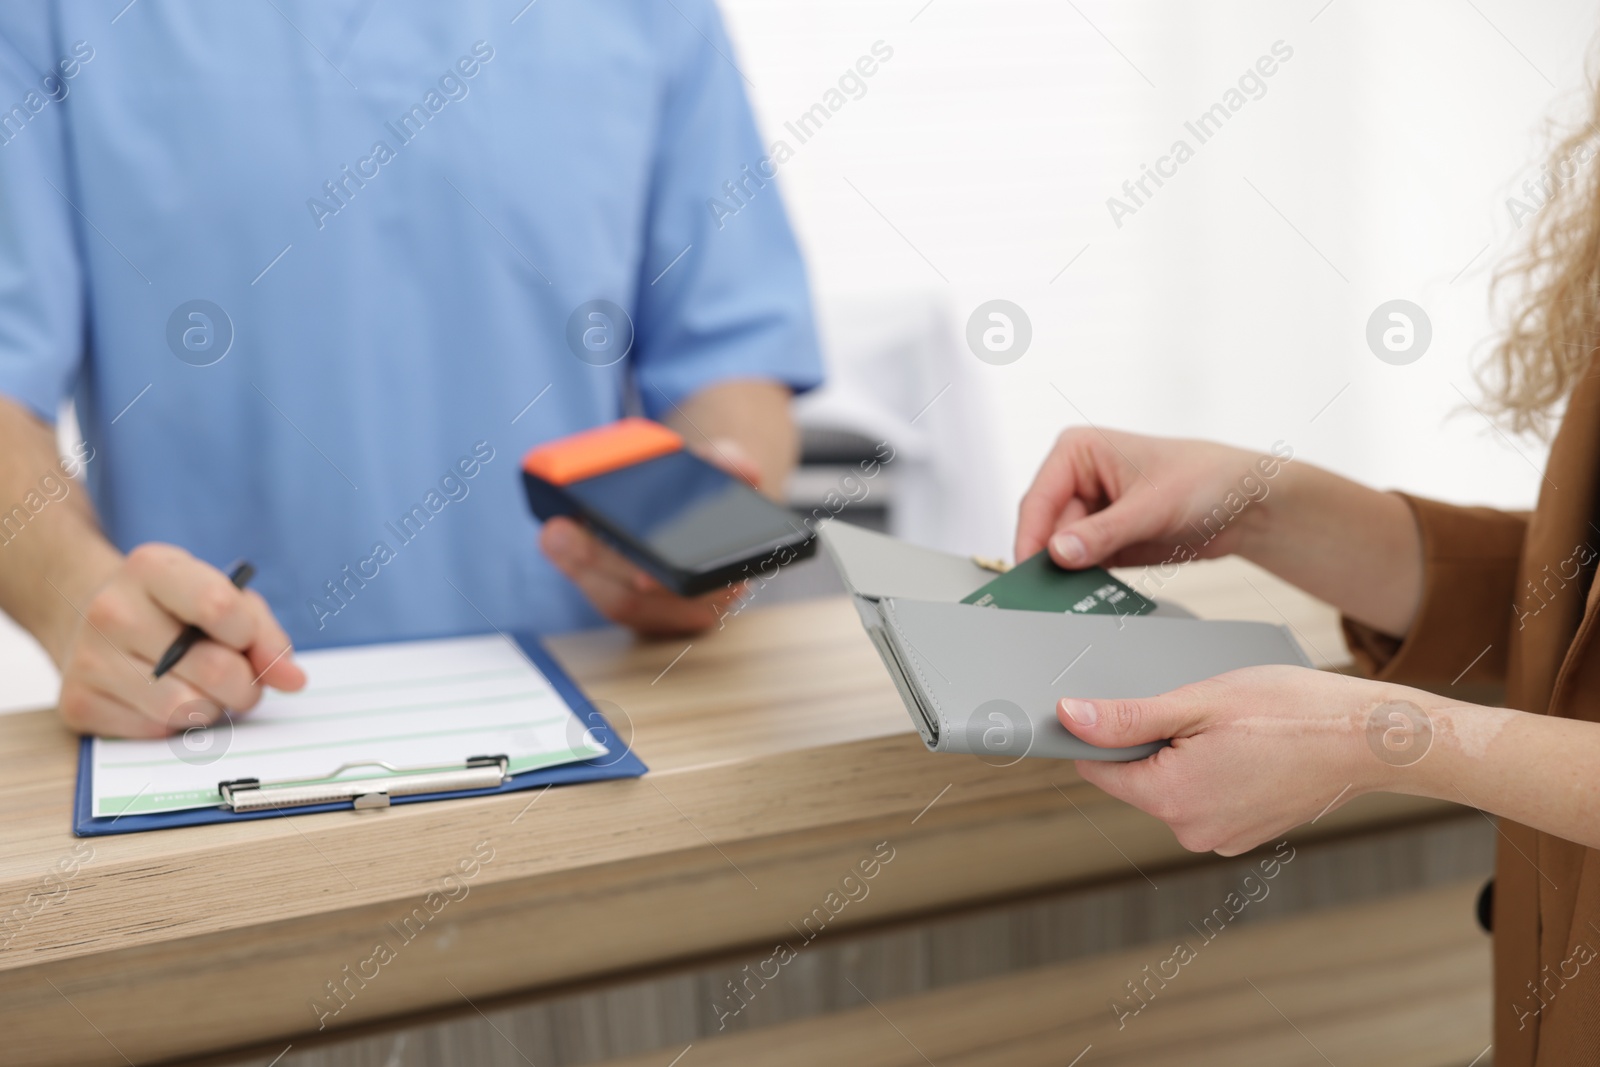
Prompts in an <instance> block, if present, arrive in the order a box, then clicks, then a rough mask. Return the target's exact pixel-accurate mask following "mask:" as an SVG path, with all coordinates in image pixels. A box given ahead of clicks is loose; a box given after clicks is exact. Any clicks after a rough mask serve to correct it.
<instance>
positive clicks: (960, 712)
mask: <svg viewBox="0 0 1600 1067" xmlns="http://www.w3.org/2000/svg"><path fill="white" fill-rule="evenodd" d="M879 607H880V610H881V615H882V618H883V621H884V623H885V624H886V626H887V628H888V631H889V636H890V638H891V639H892V640H893V641H894V642H895V644H896V645H897V646H898V649H897V651H898V653H899V656H900V659H901V670H902V671H903V672H904V673H905V674H906V675H907V681H908V682H910V683H911V684H912V685H913V686H914V687H915V688H916V689H917V690H918V696H919V698H920V700H919V703H920V704H922V709H921V710H922V712H923V713H924V714H928V713H930V712H931V714H932V716H933V717H934V718H935V719H936V720H937V721H936V722H935V723H930V724H929V725H930V726H931V727H933V733H934V735H935V736H934V743H933V745H932V747H934V748H936V749H937V750H938V751H940V752H971V753H976V754H979V755H986V756H1004V757H1021V756H1023V755H1030V756H1046V757H1055V758H1058V759H1110V760H1129V759H1140V758H1142V757H1144V756H1147V755H1149V754H1150V753H1152V752H1154V751H1156V750H1157V749H1158V748H1160V747H1161V745H1162V744H1165V742H1157V743H1153V744H1149V745H1141V746H1138V747H1137V748H1124V749H1100V748H1095V747H1094V746H1092V745H1089V744H1086V743H1085V742H1083V741H1080V740H1078V739H1077V738H1075V737H1074V736H1073V735H1072V734H1071V733H1070V732H1069V731H1068V730H1067V729H1066V727H1064V726H1062V725H1061V723H1060V721H1059V720H1058V719H1057V718H1056V702H1057V701H1058V700H1060V699H1061V697H1063V696H1077V697H1088V698H1095V697H1106V698H1118V697H1145V696H1155V695H1157V694H1160V693H1165V692H1167V691H1169V690H1172V689H1176V688H1178V687H1179V686H1182V685H1187V684H1188V683H1190V682H1196V681H1199V680H1201V679H1203V678H1210V677H1212V676H1214V675H1217V674H1221V673H1223V672H1225V671H1230V670H1235V669H1238V668H1240V667H1253V666H1260V665H1264V664H1274V663H1280V664H1294V665H1297V666H1310V662H1309V661H1308V660H1307V659H1306V658H1305V654H1304V653H1303V652H1301V650H1300V646H1299V645H1298V644H1297V643H1296V642H1295V640H1294V637H1293V636H1292V635H1291V634H1290V633H1289V631H1288V629H1287V628H1285V627H1283V626H1277V625H1273V624H1270V623H1263V622H1232V621H1201V620H1197V619H1181V618H1164V617H1161V616H1157V615H1142V616H1122V617H1118V616H1112V615H1074V614H1056V613H1053V612H1038V611H1006V610H998V609H994V608H980V607H975V606H973V605H969V604H959V603H956V604H948V603H935V602H932V601H926V600H917V599H900V598H895V599H891V600H887V601H884V602H883V603H881V604H880V605H879ZM908 710H912V709H909V708H908ZM914 714H915V712H914ZM925 736H926V731H925Z"/></svg>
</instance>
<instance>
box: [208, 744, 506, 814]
mask: <svg viewBox="0 0 1600 1067" xmlns="http://www.w3.org/2000/svg"><path fill="white" fill-rule="evenodd" d="M360 767H381V768H382V769H383V770H385V771H388V772H389V773H388V774H387V775H381V776H377V777H371V778H352V779H349V780H347V781H330V780H328V779H337V778H338V777H339V775H341V774H343V773H344V772H345V771H348V770H352V769H355V768H360ZM509 770H510V761H509V760H508V759H507V758H506V757H505V756H473V757H471V758H470V759H468V760H467V761H466V764H465V765H461V764H443V765H441V766H435V767H396V766H394V765H393V764H390V763H384V762H383V761H382V760H359V761H357V762H355V763H346V764H344V765H343V766H342V767H340V768H339V769H338V770H336V771H334V772H333V773H332V774H331V775H329V776H327V778H294V779H288V780H285V781H282V782H263V781H261V779H259V778H235V779H232V780H231V781H226V782H218V783H217V792H218V793H220V794H222V806H223V807H225V808H227V809H228V810H230V811H235V812H245V811H266V810H268V809H270V808H295V807H304V806H306V805H307V804H337V803H339V802H340V801H345V800H348V801H351V802H352V803H353V804H354V806H355V808H356V810H358V811H359V810H361V809H363V808H387V807H388V806H389V799H390V798H391V797H404V796H416V795H417V794H419V793H456V792H465V791H467V790H472V789H496V788H498V787H499V786H502V785H504V784H505V782H506V779H507V778H509V777H510V774H509Z"/></svg>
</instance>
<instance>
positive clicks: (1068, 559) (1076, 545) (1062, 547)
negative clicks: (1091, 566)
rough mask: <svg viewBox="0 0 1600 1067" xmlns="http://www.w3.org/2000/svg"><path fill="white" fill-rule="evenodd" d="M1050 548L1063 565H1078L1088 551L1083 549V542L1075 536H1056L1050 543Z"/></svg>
mask: <svg viewBox="0 0 1600 1067" xmlns="http://www.w3.org/2000/svg"><path fill="white" fill-rule="evenodd" d="M1050 547H1051V548H1053V549H1055V550H1056V556H1057V557H1059V558H1060V559H1061V560H1062V562H1064V563H1078V562H1081V561H1082V560H1084V559H1086V558H1088V555H1089V550H1088V549H1087V548H1084V547H1083V540H1082V539H1081V538H1079V537H1078V535H1077V534H1057V535H1056V537H1055V539H1054V540H1052V541H1051V542H1050Z"/></svg>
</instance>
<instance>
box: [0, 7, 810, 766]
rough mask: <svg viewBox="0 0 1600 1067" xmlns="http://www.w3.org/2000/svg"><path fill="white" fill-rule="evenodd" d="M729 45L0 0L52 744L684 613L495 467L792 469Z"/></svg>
mask: <svg viewBox="0 0 1600 1067" xmlns="http://www.w3.org/2000/svg"><path fill="white" fill-rule="evenodd" d="M125 5H126V6H125ZM735 62H736V59H735V57H734V54H733V49H732V47H731V46H730V44H729V41H728V38H727V35H726V33H725V32H724V30H723V27H722V24H721V22H720V19H719V18H718V15H717V13H716V10H715V9H714V7H713V6H712V2H711V0H674V3H659V2H655V0H590V2H588V3H582V4H576V3H533V4H529V3H527V0H503V2H502V0H493V2H491V0H483V2H473V3H453V4H436V3H430V2H428V0H384V2H382V3H377V2H374V0H342V2H330V0H274V3H271V4H253V3H252V4H214V3H199V2H195V3H178V2H162V0H142V2H139V3H137V4H127V0H107V3H104V4H99V3H77V2H73V3H68V2H65V0H62V2H59V3H51V2H46V0H38V2H31V3H8V4H7V5H5V7H4V8H0V607H3V608H4V609H5V610H6V611H7V612H9V613H10V614H12V615H13V616H14V617H15V618H17V619H18V620H19V621H20V622H21V623H22V624H23V625H24V626H26V627H27V628H28V629H29V630H31V631H32V632H33V633H34V634H35V635H36V636H37V637H38V638H39V639H40V640H41V641H42V642H43V644H44V646H45V647H46V649H48V650H49V652H50V653H51V655H52V656H53V657H54V658H55V661H56V662H57V664H58V665H59V666H60V667H61V670H62V674H63V688H62V696H61V707H62V713H63V715H64V717H65V718H66V721H67V722H68V723H69V725H71V726H73V727H74V728H77V729H79V730H82V731H85V732H96V733H106V734H116V735H126V736H155V735H159V734H161V733H164V732H166V731H167V730H168V729H169V728H170V726H172V725H189V722H188V721H187V720H186V721H185V722H183V723H181V724H174V723H173V722H172V717H173V714H174V712H175V711H176V709H179V708H183V709H185V714H187V710H188V709H189V708H190V707H191V706H192V702H193V701H196V700H204V701H207V702H208V706H214V707H220V706H228V707H231V708H236V709H243V708H248V707H250V706H251V705H252V704H253V703H254V702H255V701H256V699H257V698H258V696H259V686H261V685H269V686H274V687H280V688H296V687H298V686H299V685H300V684H302V682H303V674H302V672H301V671H300V670H299V668H298V667H296V666H295V665H294V661H293V657H292V655H291V654H289V653H288V652H287V651H286V650H288V649H289V647H290V641H291V639H292V641H293V643H294V644H295V645H297V646H300V647H310V646H316V645H324V644H347V643H354V642H365V641H381V640H395V639H404V638H409V637H419V636H426V635H438V634H450V633H469V632H483V631H486V630H488V629H489V628H490V627H496V628H499V629H501V630H516V629H527V630H534V631H553V630H561V629H567V628H572V627H577V626H584V625H590V624H594V623H597V622H598V621H600V620H601V618H602V617H605V618H610V619H612V620H614V621H618V622H622V623H625V624H627V625H630V626H633V627H634V628H635V629H637V630H640V631H641V632H647V633H666V632H685V631H692V630H695V629H698V628H702V627H704V626H706V625H707V624H709V623H711V622H712V621H714V618H715V615H714V611H713V609H714V606H715V601H714V599H701V600H682V599H679V598H676V597H674V596H671V595H670V594H668V593H667V592H665V591H664V590H662V589H661V588H660V587H659V586H656V585H655V584H654V583H652V582H651V581H649V580H648V579H646V578H645V577H644V576H643V575H642V574H641V573H639V572H638V571H636V570H635V569H634V568H633V567H632V566H631V565H629V564H627V563H626V562H625V561H623V560H622V559H621V558H620V557H618V556H616V555H614V554H612V553H611V552H609V550H606V549H604V548H602V547H601V546H600V545H598V544H597V543H596V542H594V541H593V540H592V539H591V538H590V537H589V536H588V534H587V533H585V532H584V531H582V530H581V529H579V528H578V527H576V526H573V525H571V524H570V523H553V524H551V525H549V526H547V527H545V528H544V529H543V530H540V529H539V528H538V527H537V524H536V523H535V522H534V521H533V519H532V518H531V516H530V515H529V514H528V512H527V507H526V503H525V501H524V498H523V495H522V490H521V486H520V481H519V477H518V463H519V460H520V457H521V455H522V454H523V452H524V451H525V450H527V449H528V448H529V447H530V446H532V445H534V444H536V443H539V442H542V441H547V440H550V439H552V438H555V437H559V436H562V435H565V434H568V433H572V432H574V431H577V430H581V429H584V428H587V427H592V426H596V425H599V424H603V423H606V422H609V421H611V420H614V419H616V418H618V417H619V416H621V415H622V414H624V413H625V412H626V411H628V410H642V412H643V413H644V414H646V415H648V416H650V417H653V418H657V419H660V420H661V421H663V422H665V423H667V424H669V425H671V426H673V427H674V428H677V429H679V430H680V431H681V432H683V433H684V434H685V436H686V437H687V438H689V439H690V441H691V442H692V443H693V444H695V445H697V446H698V447H701V448H703V449H705V448H708V447H709V446H710V445H711V442H712V441H713V440H715V441H716V443H717V444H718V445H719V446H720V448H719V449H718V455H725V456H734V457H738V458H737V459H736V462H737V463H739V464H742V465H743V466H744V467H745V468H746V473H749V474H753V475H755V476H756V477H758V478H759V479H760V481H761V483H762V484H763V486H764V487H766V488H768V489H772V490H775V489H776V487H777V486H779V485H780V484H781V482H782V480H783V478H784V476H785V474H786V473H787V471H788V469H789V467H790V466H791V465H792V464H793V462H794V454H795V451H796V434H795V431H794V428H793V424H792V422H791V421H790V418H789V413H788V400H789V397H790V395H791V393H792V392H793V391H796V390H801V389H806V388H810V387H812V386H814V385H816V384H817V382H818V380H819V377H820V366H819V360H818V356H817V351H816V342H815V337H814V331H813V326H812V322H811V318H810V310H809V299H808V294H807V290H806V283H805V277H804V272H803V269H802V265H801V261H800V257H799V254H798V251H797V249H796V246H795V241H794V238H793V236H792V234H791V232H790V230H789V227H788V224H787V222H786V220H785V218H784V214H783V209H782V206H781V204H780V202H779V199H778V195H777V190H776V188H774V187H773V186H772V184H771V181H770V180H769V179H770V177H771V175H772V166H771V164H770V163H765V162H763V161H764V160H765V158H766V157H767V155H768V150H766V149H764V148H763V146H762V145H761V144H760V143H759V141H758V139H757V134H756V130H755V127H754V124H753V122H752V119H751V115H750V111H749V106H748V104H747V102H746V99H745V96H744V91H743V86H742V84H741V75H740V73H739V71H738V70H737V68H736V67H735V65H734V64H735ZM730 182H731V183H732V186H731V187H730V185H729V183H730ZM730 196H733V197H734V199H733V201H732V202H733V203H736V204H738V205H739V210H738V211H737V212H735V213H732V214H730V213H729V211H728V210H727V205H728V204H729V203H730V200H729V197H730ZM713 198H716V200H717V202H718V203H719V205H720V206H721V210H720V211H715V210H712V209H711V206H710V205H709V204H708V201H711V200H712V199H713ZM624 309H625V310H624ZM630 333H631V338H630V336H629V335H630ZM630 340H631V345H629V344H628V342H629V341H630ZM624 347H626V355H625V356H624V354H623V350H624ZM68 396H70V397H71V398H72V399H73V401H74V403H75V406H76V411H77V416H78V419H79V422H80V424H81V427H82V430H83V435H84V438H85V445H84V447H83V448H82V449H81V450H80V453H79V454H77V455H74V456H70V457H68V458H67V459H66V460H65V461H64V462H63V461H58V458H57V455H56V451H55V443H54V436H53V430H52V423H53V422H54V420H55V417H56V413H57V409H58V406H59V404H60V403H61V401H62V400H63V399H64V398H66V397H68ZM76 473H81V474H82V477H83V479H84V480H85V483H86V486H87V493H85V492H84V491H83V490H82V489H79V488H77V487H76V485H75V484H74V483H73V482H72V480H71V479H70V478H65V477H63V474H76ZM241 557H242V558H245V559H249V560H251V561H252V562H253V563H255V564H256V566H257V568H258V570H259V577H258V578H257V580H256V582H255V584H254V586H253V587H252V589H251V591H250V592H248V593H243V594H241V593H239V592H237V591H236V590H234V589H233V587H232V586H231V584H230V583H229V582H228V580H227V578H226V576H225V575H224V574H223V573H222V572H221V571H220V570H218V569H217V568H219V567H225V566H226V565H227V564H228V562H229V561H231V560H233V559H235V558H241ZM187 622H194V623H196V624H198V625H200V626H201V627H202V628H203V629H205V631H206V632H207V633H208V634H210V635H211V637H212V638H213V640H211V641H206V642H202V643H201V644H200V645H197V646H196V648H195V649H194V651H192V652H190V653H189V655H187V656H186V657H185V658H184V659H183V660H182V661H181V663H180V664H179V665H178V667H177V668H176V669H175V670H174V671H173V672H172V673H171V674H169V675H168V676H166V677H165V678H163V679H162V680H161V681H159V682H156V683H154V684H152V683H151V682H150V668H151V664H152V663H153V661H154V660H155V659H157V658H158V657H159V656H160V654H161V652H162V650H163V649H164V648H165V647H166V646H167V645H168V644H169V643H170V642H171V641H172V639H173V638H174V637H175V636H176V635H177V634H178V632H179V630H180V627H181V626H182V625H183V624H184V623H187Z"/></svg>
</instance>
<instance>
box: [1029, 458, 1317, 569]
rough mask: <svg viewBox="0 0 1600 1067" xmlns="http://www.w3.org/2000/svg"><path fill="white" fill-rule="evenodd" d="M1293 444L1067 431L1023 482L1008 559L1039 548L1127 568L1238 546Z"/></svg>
mask: <svg viewBox="0 0 1600 1067" xmlns="http://www.w3.org/2000/svg"><path fill="white" fill-rule="evenodd" d="M1293 454H1294V451H1293V449H1291V448H1289V447H1288V446H1286V445H1283V444H1282V443H1281V442H1280V443H1279V445H1276V446H1274V449H1273V452H1272V453H1270V454H1264V455H1256V454H1253V453H1250V452H1246V451H1244V450H1243V449H1238V448H1230V447H1228V446H1226V445H1218V444H1212V443H1210V442H1207V441H1182V440H1175V439H1171V438H1164V437H1144V436H1141V435H1138V434H1130V433H1120V432H1118V431H1115V430H1105V431H1102V430H1096V429H1088V428H1082V427H1075V428H1073V429H1069V430H1067V431H1065V432H1063V433H1062V434H1061V436H1060V438H1058V439H1057V441H1056V444H1055V448H1054V449H1052V450H1051V452H1050V455H1049V456H1048V457H1047V458H1046V459H1045V461H1044V466H1043V467H1041V468H1040V470H1039V473H1038V475H1037V476H1035V478H1034V480H1033V485H1032V486H1031V487H1030V488H1029V489H1028V492H1027V495H1025V496H1024V497H1023V498H1022V508H1021V512H1020V514H1019V516H1018V521H1017V543H1016V557H1017V559H1019V560H1022V559H1026V558H1028V557H1029V556H1031V555H1033V554H1034V553H1036V552H1038V551H1039V550H1040V549H1041V548H1044V547H1045V546H1046V545H1047V544H1048V545H1049V548H1050V555H1051V558H1053V559H1054V560H1055V561H1056V562H1057V563H1059V564H1060V565H1061V566H1063V567H1075V568H1081V567H1089V566H1094V565H1096V564H1100V565H1105V566H1136V565H1140V564H1149V563H1162V562H1165V561H1167V560H1170V559H1178V560H1184V561H1186V560H1189V559H1209V558H1212V557H1215V556H1223V555H1227V554H1229V553H1232V552H1236V551H1239V548H1240V542H1241V540H1242V538H1243V537H1244V536H1245V531H1246V530H1247V529H1249V528H1250V525H1251V524H1252V523H1254V522H1255V520H1256V519H1257V518H1258V517H1259V516H1260V514H1261V512H1262V511H1263V508H1262V507H1261V503H1262V501H1264V500H1265V499H1266V498H1267V496H1268V494H1269V493H1270V491H1271V482H1272V479H1274V478H1276V477H1277V476H1278V474H1279V472H1280V471H1281V470H1282V469H1283V466H1284V464H1285V463H1286V462H1287V461H1288V460H1289V459H1290V457H1291V456H1293Z"/></svg>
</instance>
